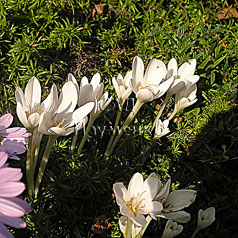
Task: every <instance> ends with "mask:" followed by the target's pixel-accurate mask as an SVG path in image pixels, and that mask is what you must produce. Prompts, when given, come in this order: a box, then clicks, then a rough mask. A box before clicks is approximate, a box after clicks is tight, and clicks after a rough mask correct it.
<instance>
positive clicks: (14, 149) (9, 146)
mask: <svg viewBox="0 0 238 238" xmlns="http://www.w3.org/2000/svg"><path fill="white" fill-rule="evenodd" d="M2 147H3V148H4V149H5V150H6V151H7V152H9V153H11V154H12V153H17V154H23V153H24V152H25V151H26V147H25V146H24V145H23V144H21V143H18V142H17V141H11V140H5V141H3V142H2Z"/></svg>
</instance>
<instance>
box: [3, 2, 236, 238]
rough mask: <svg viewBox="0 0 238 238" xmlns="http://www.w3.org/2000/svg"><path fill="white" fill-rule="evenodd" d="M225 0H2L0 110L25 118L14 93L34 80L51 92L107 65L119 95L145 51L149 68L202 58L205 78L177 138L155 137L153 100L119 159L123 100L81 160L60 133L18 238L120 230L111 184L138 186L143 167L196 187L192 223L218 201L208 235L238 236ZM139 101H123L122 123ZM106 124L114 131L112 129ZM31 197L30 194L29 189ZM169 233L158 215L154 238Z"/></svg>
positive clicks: (100, 124) (231, 60) (231, 25)
mask: <svg viewBox="0 0 238 238" xmlns="http://www.w3.org/2000/svg"><path fill="white" fill-rule="evenodd" d="M227 4H228V2H227V1H221V0H220V1H210V0H209V1H206V3H205V1H185V0H183V1H178V0H174V1H164V0H160V1H155V0H149V1H135V0H127V1H117V0H115V1H105V0H104V1H89V0H85V1H79V0H68V1H64V0H57V1H54V0H34V1H33V0H2V1H0V21H1V24H0V56H1V58H0V73H1V81H0V97H1V100H0V109H1V111H2V112H4V111H5V110H6V109H11V110H12V111H13V113H15V106H16V105H15V98H14V91H15V88H16V87H18V86H20V87H22V88H25V85H26V83H27V82H28V80H29V79H30V78H31V77H32V76H34V75H35V76H36V77H37V78H38V79H39V80H40V82H41V85H42V92H43V97H44V98H45V97H46V96H47V94H48V92H49V88H50V87H51V85H52V84H53V83H55V84H56V85H57V86H58V89H60V88H61V86H62V84H63V82H64V81H65V80H66V76H67V74H68V73H69V72H72V73H74V75H75V76H76V77H80V79H81V78H82V76H84V75H85V76H87V77H89V78H91V76H92V75H93V74H95V73H96V72H100V73H101V76H102V80H103V82H104V83H105V88H106V89H107V90H109V92H110V94H111V95H112V94H114V95H115V92H113V87H112V83H111V78H112V76H115V77H116V76H117V74H118V73H122V74H123V76H124V75H125V73H126V72H127V71H129V70H130V69H131V62H132V59H133V57H134V56H135V55H139V56H140V57H141V58H142V59H143V60H144V61H146V63H148V61H149V59H150V58H152V57H155V58H158V59H161V60H163V61H164V62H165V63H166V64H167V63H168V61H169V59H171V58H172V57H175V58H176V59H177V61H178V62H179V65H181V64H182V63H183V62H185V61H188V60H189V59H191V58H196V59H197V71H196V74H198V75H200V80H199V82H198V102H197V103H196V104H195V105H194V106H193V107H191V108H187V109H185V110H183V112H180V113H179V114H178V115H177V118H176V119H175V120H174V121H173V122H171V123H170V129H171V133H170V134H169V135H168V136H167V137H163V138H161V139H160V140H158V141H156V142H154V141H153V140H152V139H151V138H152V136H153V133H150V131H149V128H150V126H151V124H152V123H153V120H154V118H155V116H156V113H155V107H156V105H157V104H161V103H162V100H163V98H162V100H157V101H154V102H151V103H147V104H145V105H144V106H143V108H142V109H141V110H140V111H139V113H138V115H137V117H136V118H135V120H134V122H133V123H132V124H131V126H130V128H128V130H127V131H126V133H125V134H124V135H123V136H122V138H121V140H120V141H119V143H118V146H117V148H116V150H115V153H114V154H113V156H112V158H110V160H106V159H105V158H104V157H103V154H104V152H105V148H106V145H107V141H108V140H109V138H110V133H111V130H110V126H112V125H113V122H114V121H115V117H116V113H117V105H116V103H114V104H111V105H110V106H109V108H108V109H107V110H106V112H105V113H104V114H103V115H101V116H100V118H99V119H97V120H96V121H95V124H94V126H95V130H91V131H90V136H89V139H88V141H87V142H86V144H85V148H84V150H83V154H82V155H81V157H80V158H75V157H74V156H71V155H70V154H69V149H68V148H69V147H70V144H71V138H70V137H67V138H61V139H59V140H58V142H57V144H56V145H55V146H54V149H53V151H52V154H51V157H50V160H49V164H48V165H47V169H46V175H45V177H44V180H43V182H42V187H41V191H40V194H39V199H38V200H37V201H34V202H33V203H32V204H31V205H32V208H33V210H32V212H31V213H29V214H28V215H26V216H25V218H24V219H25V220H26V221H27V223H28V227H27V229H24V230H14V231H13V232H15V237H17V238H18V237H19V238H20V237H37V238H38V237H66V238H67V237H70V238H73V237H88V238H89V237H122V236H121V233H120V232H119V228H118V219H119V216H120V214H119V209H118V206H117V205H116V204H115V199H113V198H112V195H113V194H112V193H113V192H112V185H113V183H114V182H116V181H120V182H124V183H125V184H126V183H128V181H129V179H130V178H131V175H132V174H133V173H134V172H136V171H139V172H143V173H144V175H145V176H146V175H147V176H148V175H149V174H150V173H152V172H154V173H156V174H157V175H158V176H159V177H160V179H161V180H163V181H166V180H167V178H169V177H171V178H172V181H173V183H175V184H174V189H182V188H192V189H196V190H198V197H197V201H196V203H195V204H194V205H193V206H192V207H191V212H192V214H193V217H192V218H194V219H195V217H196V213H197V211H198V210H199V209H200V208H203V209H205V208H207V207H208V206H214V207H216V209H217V214H216V224H215V225H212V226H211V227H210V228H208V229H207V230H204V231H203V232H201V234H199V235H198V237H209V238H213V237H216V238H219V237H236V231H235V227H236V224H235V221H236V220H237V219H236V218H237V214H236V213H235V211H236V210H237V199H238V194H237V191H238V188H237V184H238V181H237V178H236V176H235V175H236V173H237V171H236V169H235V168H236V166H237V161H238V160H237V154H238V151H237V146H238V144H237V143H238V142H237V126H238V125H237V121H238V119H237V84H238V61H237V56H238V48H237V41H238V39H237V36H238V27H237V23H236V19H235V18H232V17H228V18H227V19H220V20H218V16H219V14H220V13H221V10H222V9H223V8H224V7H226V6H227ZM233 7H237V6H233ZM218 9H220V10H218ZM131 97H132V98H131V99H132V100H130V101H129V102H132V101H133V96H131ZM173 103H174V102H173V101H172V100H171V101H170V102H169V106H168V107H167V108H166V110H167V112H170V111H171V109H172V105H173ZM132 106H133V105H132V103H129V104H128V105H126V106H125V107H124V111H123V113H122V121H123V120H124V119H125V118H126V117H127V115H128V113H129V112H130V110H131V109H132ZM170 106H171V107H170ZM166 116H167V113H166V114H163V115H162V118H166ZM15 123H18V122H16V120H15ZM102 128H106V130H105V133H103V134H102V133H100V132H101V129H102ZM82 135H83V132H82V131H80V135H79V137H80V138H82ZM43 143H45V138H43ZM41 153H43V151H41V152H40V155H41ZM24 162H25V161H24V155H23V156H22V160H21V161H20V162H11V164H12V165H14V166H17V167H19V164H20V166H21V167H22V169H23V171H25V169H24ZM38 166H39V165H38ZM24 179H25V178H24ZM23 181H24V180H23ZM23 197H25V198H26V199H27V195H26V194H23ZM101 215H105V216H106V217H107V218H108V219H109V222H110V223H111V224H112V228H110V229H107V230H106V231H105V233H104V234H103V235H102V236H99V235H96V234H94V232H93V231H92V230H91V227H92V226H93V224H95V222H96V221H97V218H98V217H99V216H101ZM193 225H194V223H192V224H191V226H192V228H193ZM192 228H189V227H185V230H186V229H188V232H187V233H186V232H185V233H184V234H182V235H181V237H189V235H190V234H191V231H192ZM162 229H163V226H161V225H160V226H158V225H157V223H156V222H154V223H153V224H152V226H151V228H149V229H148V231H147V233H146V234H145V237H158V234H161V233H162ZM156 232H157V234H156ZM189 232H190V233H189Z"/></svg>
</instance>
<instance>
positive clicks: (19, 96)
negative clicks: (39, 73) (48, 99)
mask: <svg viewBox="0 0 238 238" xmlns="http://www.w3.org/2000/svg"><path fill="white" fill-rule="evenodd" d="M15 97H16V102H17V108H16V111H17V116H18V118H19V120H20V121H21V123H22V124H23V125H24V126H25V127H26V128H27V129H30V130H31V129H33V128H35V127H36V126H37V125H38V123H39V119H40V113H41V111H40V110H38V109H39V108H40V103H41V86H40V83H39V81H38V79H37V78H36V77H35V76H34V77H32V78H31V79H30V80H29V82H28V83H27V85H26V89H25V94H24V93H23V91H22V89H21V88H19V87H17V88H16V91H15Z"/></svg>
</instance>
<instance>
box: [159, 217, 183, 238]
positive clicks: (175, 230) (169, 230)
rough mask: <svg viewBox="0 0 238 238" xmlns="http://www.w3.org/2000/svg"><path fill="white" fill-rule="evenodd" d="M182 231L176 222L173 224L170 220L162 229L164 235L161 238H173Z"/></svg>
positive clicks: (181, 227)
mask: <svg viewBox="0 0 238 238" xmlns="http://www.w3.org/2000/svg"><path fill="white" fill-rule="evenodd" d="M182 231H183V226H182V225H178V224H177V223H176V222H173V221H172V220H168V221H167V223H166V226H165V228H164V233H163V236H162V238H173V237H175V236H177V235H179V234H180V233H181V232H182Z"/></svg>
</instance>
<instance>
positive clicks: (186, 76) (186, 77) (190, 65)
mask: <svg viewBox="0 0 238 238" xmlns="http://www.w3.org/2000/svg"><path fill="white" fill-rule="evenodd" d="M173 60H175V59H173ZM175 61H176V60H175ZM196 64H197V61H196V59H192V60H189V61H188V62H185V63H183V64H182V65H181V66H180V68H179V69H178V70H175V69H174V72H175V74H174V75H173V76H174V78H175V80H174V82H173V84H172V85H171V87H170V88H169V90H168V92H167V93H168V94H169V96H172V95H173V94H179V93H181V92H182V94H183V91H186V90H187V88H188V87H191V86H192V85H194V84H195V83H197V81H198V80H199V76H198V75H194V73H195V69H196ZM174 65H175V63H174ZM176 65H177V62H176ZM176 72H177V74H176Z"/></svg>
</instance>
